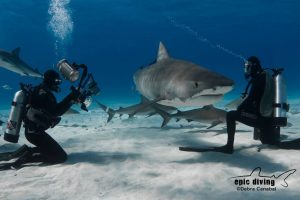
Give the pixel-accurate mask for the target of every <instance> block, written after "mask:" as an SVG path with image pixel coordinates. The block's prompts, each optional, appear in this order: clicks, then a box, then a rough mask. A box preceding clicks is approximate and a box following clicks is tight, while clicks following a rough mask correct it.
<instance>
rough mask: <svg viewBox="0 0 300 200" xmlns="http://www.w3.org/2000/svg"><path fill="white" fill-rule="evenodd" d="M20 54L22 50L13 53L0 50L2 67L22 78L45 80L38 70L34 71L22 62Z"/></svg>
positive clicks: (0, 64) (18, 49)
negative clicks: (29, 77) (30, 77)
mask: <svg viewBox="0 0 300 200" xmlns="http://www.w3.org/2000/svg"><path fill="white" fill-rule="evenodd" d="M19 54H20V48H16V49H15V50H13V51H12V52H11V53H10V52H6V51H3V50H0V66H1V67H3V68H5V69H7V70H9V71H12V72H15V73H17V74H20V75H21V76H32V77H38V78H43V75H42V74H41V73H40V72H39V71H38V70H37V69H33V68H32V67H30V66H29V65H27V64H26V63H25V62H24V61H22V60H21V59H20V57H19Z"/></svg>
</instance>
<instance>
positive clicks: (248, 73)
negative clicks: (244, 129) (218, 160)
mask: <svg viewBox="0 0 300 200" xmlns="http://www.w3.org/2000/svg"><path fill="white" fill-rule="evenodd" d="M245 78H246V79H249V78H250V81H249V84H248V86H247V87H246V91H245V94H246V93H247V90H248V88H249V87H250V86H251V89H250V92H249V94H248V96H247V97H246V98H245V99H244V101H243V102H242V103H241V104H240V105H239V106H238V108H237V110H236V111H229V112H228V113H227V116H226V122H227V134H228V139H227V144H226V145H225V146H223V147H216V149H218V150H220V151H221V152H224V153H233V150H234V148H233V144H234V135H235V129H236V121H239V122H241V123H243V124H246V125H248V126H251V127H255V128H259V129H260V130H261V132H262V133H263V134H261V135H260V140H261V142H262V143H263V144H273V145H278V143H279V140H278V139H279V137H272V135H268V131H265V130H266V129H267V128H269V127H271V121H270V120H268V118H265V117H263V116H262V115H261V113H260V102H261V99H262V97H263V94H264V89H265V84H266V73H265V72H264V71H263V69H262V67H261V65H260V61H259V59H258V58H257V57H255V56H251V57H249V58H248V60H247V61H246V63H245Z"/></svg>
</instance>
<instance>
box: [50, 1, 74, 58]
mask: <svg viewBox="0 0 300 200" xmlns="http://www.w3.org/2000/svg"><path fill="white" fill-rule="evenodd" d="M70 1H71V0H51V1H50V5H49V9H48V14H49V15H50V20H49V23H48V26H49V28H50V30H51V32H52V33H53V36H54V38H55V44H54V48H55V52H56V55H57V56H58V54H60V53H62V54H65V53H66V52H65V48H66V45H67V43H68V42H69V41H70V39H71V34H72V32H73V21H72V18H71V11H70V9H69V7H68V6H69V3H70Z"/></svg>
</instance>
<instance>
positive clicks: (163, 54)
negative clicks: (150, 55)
mask: <svg viewBox="0 0 300 200" xmlns="http://www.w3.org/2000/svg"><path fill="white" fill-rule="evenodd" d="M167 58H170V57H169V54H168V51H167V49H166V47H165V45H164V44H163V43H162V42H159V48H158V53H157V58H156V62H159V61H161V60H164V59H167Z"/></svg>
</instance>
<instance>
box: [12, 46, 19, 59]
mask: <svg viewBox="0 0 300 200" xmlns="http://www.w3.org/2000/svg"><path fill="white" fill-rule="evenodd" d="M20 51H21V48H20V47H18V48H15V49H14V50H12V51H11V54H12V55H14V56H16V57H19V54H20Z"/></svg>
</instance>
